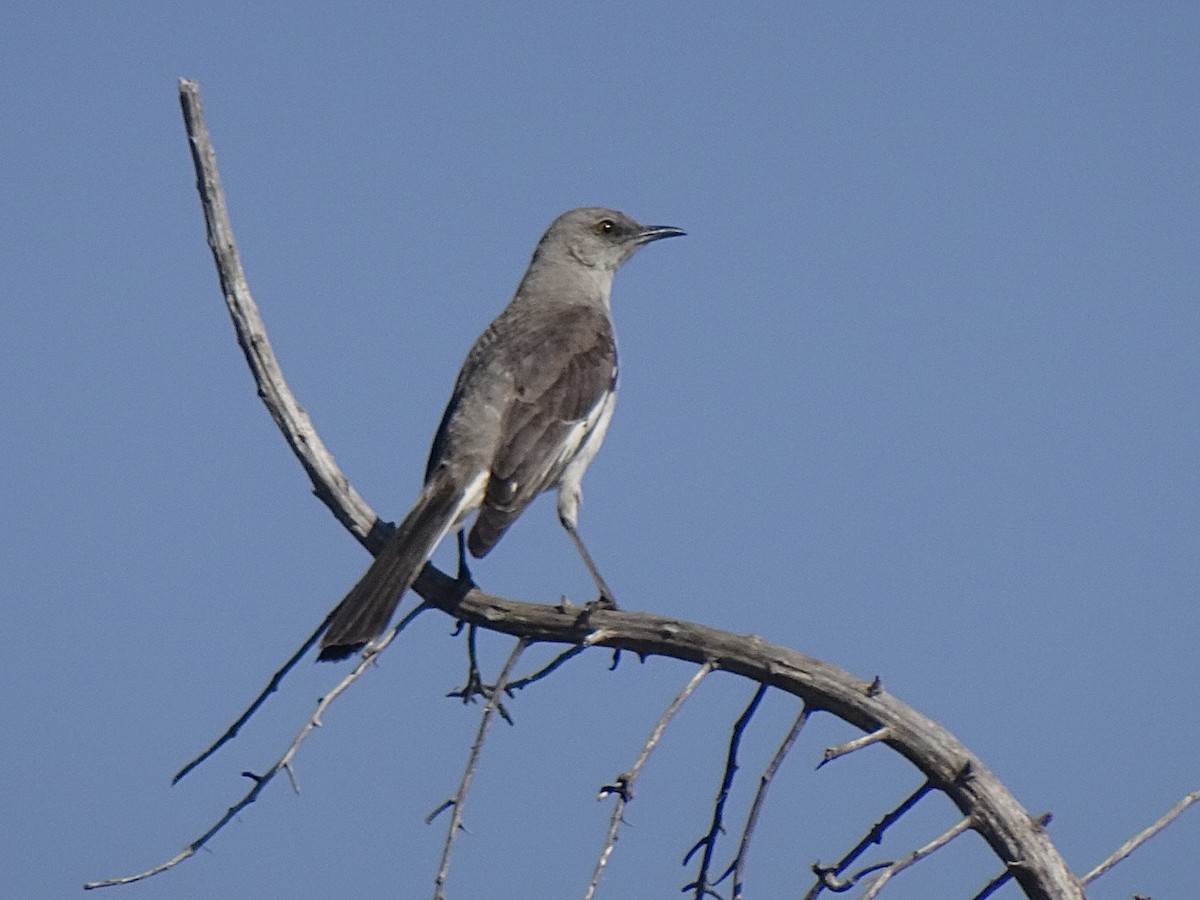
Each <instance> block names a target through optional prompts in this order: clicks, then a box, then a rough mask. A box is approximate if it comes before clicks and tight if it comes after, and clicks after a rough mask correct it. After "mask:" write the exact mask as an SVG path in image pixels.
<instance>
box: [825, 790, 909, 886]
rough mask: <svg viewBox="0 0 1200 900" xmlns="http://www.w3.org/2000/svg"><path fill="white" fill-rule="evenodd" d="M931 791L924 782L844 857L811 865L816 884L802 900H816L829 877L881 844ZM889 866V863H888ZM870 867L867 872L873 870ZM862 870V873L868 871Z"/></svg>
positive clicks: (875, 825) (842, 870)
mask: <svg viewBox="0 0 1200 900" xmlns="http://www.w3.org/2000/svg"><path fill="white" fill-rule="evenodd" d="M932 790H933V784H932V783H930V782H928V781H926V782H925V783H924V784H923V785H921V786H920V787H919V788H917V789H916V790H915V791H913V792H912V793H911V794H909V795H908V796H907V797H905V798H904V800H902V801H901V802H900V804H899V805H898V806H896V807H895V809H892V810H890V811H889V812H888V813H887V814H886V815H884V817H883V818H882V819H880V820H879V821H878V822H876V823H875V824H874V825H872V826H871V830H870V831H868V832H867V833H866V835H864V836H863V839H862V840H861V841H859V842H858V843H857V844H855V845H854V847H853V849H851V850H850V852H849V853H847V854H846V855H845V856H843V857H842V858H841V859H840V860H838V861H837V863H836V864H835V865H832V866H822V865H821V864H820V863H814V864H813V872H814V873H815V874H816V876H817V882H816V884H814V885H813V886H812V888H811V889H810V890H809V892H808V893H807V894H805V895H804V900H816V898H817V897H818V896H819V895H820V893H821V891H822V890H824V889H825V888H827V887H829V886H830V883H829V876H831V875H832V876H835V877H836V876H839V875H841V874H842V873H843V872H845V871H846V870H847V869H848V868H850V866H852V865H854V861H855V860H856V859H858V858H859V857H860V856H862V855H863V853H865V852H866V851H867V849H868V848H869V847H870V846H871V845H872V844H881V843H883V836H884V834H886V833H887V830H888V829H889V828H891V827H892V826H893V825H895V824H896V823H897V822H898V821H900V819H901V818H902V817H903V816H904V814H905V813H907V812H908V811H909V810H910V809H912V808H913V807H914V806H916V805H917V804H918V803H919V802H920V801H921V799H922V798H923V797H924V796H925V795H926V794H928V793H929V792H930V791H932ZM889 865H890V863H889ZM874 868H875V867H871V868H870V869H869V870H873V869H874ZM869 870H864V871H869ZM862 874H863V872H860V873H859V874H858V876H856V877H855V879H852V881H851V884H853V883H854V881H856V880H857V879H858V878H860V877H861V876H862Z"/></svg>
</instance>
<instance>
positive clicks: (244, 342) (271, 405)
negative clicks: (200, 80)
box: [179, 79, 390, 553]
mask: <svg viewBox="0 0 1200 900" xmlns="http://www.w3.org/2000/svg"><path fill="white" fill-rule="evenodd" d="M179 101H180V104H181V105H182V107H183V120H184V125H185V127H186V128H187V135H188V141H189V142H190V144H191V148H192V161H193V163H194V164H195V167H196V188H197V190H199V192H200V203H201V205H202V206H203V207H204V222H205V226H206V227H207V230H208V245H209V247H211V248H212V254H213V260H214V261H215V262H216V264H217V274H218V275H219V277H220V279H221V290H222V291H223V292H224V293H225V305H226V306H227V307H228V308H229V315H230V317H232V319H233V325H234V329H235V330H236V331H237V340H238V344H239V345H240V346H241V348H242V353H243V354H245V357H246V362H247V363H248V364H249V366H250V372H251V373H252V374H253V375H254V381H255V383H256V384H257V386H258V395H259V396H260V397H261V398H262V401H263V403H264V404H265V405H266V407H267V410H268V411H269V412H270V413H271V418H272V419H274V420H275V424H276V425H278V426H279V430H280V431H282V432H283V436H284V438H285V439H286V440H287V442H288V446H289V447H291V448H292V452H293V453H295V454H296V458H297V459H299V460H300V464H301V465H302V466H304V471H305V472H307V473H308V477H309V479H310V480H311V481H312V484H313V492H314V493H315V494H316V495H317V497H318V498H320V500H321V501H322V502H323V503H324V504H325V505H326V506H328V507H329V509H330V511H331V512H332V513H333V514H334V516H335V517H336V518H337V520H338V521H339V522H341V523H342V525H344V526H345V527H346V529H347V530H348V531H349V532H350V533H351V534H353V535H354V536H355V537H356V538H358V540H359V541H360V542H361V543H362V544H363V545H364V546H365V547H366V548H367V549H368V550H370V551H371V552H372V553H375V552H378V550H379V547H380V546H382V543H383V539H384V538H386V537H387V531H388V529H389V527H390V526H387V525H384V524H382V523H379V521H378V518H377V517H376V515H375V513H374V512H373V511H372V510H371V507H370V506H368V505H367V503H366V501H365V500H363V499H362V497H360V496H359V495H358V492H357V491H355V490H354V486H353V485H351V484H350V482H349V480H348V479H347V478H346V476H345V475H343V474H342V470H341V469H340V468H339V467H338V464H337V461H336V460H335V459H334V458H333V454H332V453H330V452H329V450H328V449H327V448H326V447H325V444H324V442H322V440H321V437H320V435H318V434H317V430H316V428H314V427H313V424H312V420H311V419H309V417H308V413H306V412H305V411H304V408H303V407H301V406H300V404H299V403H297V402H296V398H295V396H294V395H293V394H292V392H291V389H290V388H289V387H288V385H287V381H286V379H284V377H283V370H282V369H281V368H280V366H279V361H278V360H277V359H276V358H275V351H274V350H272V349H271V344H270V341H268V340H267V330H266V326H265V325H264V324H263V320H262V316H261V315H260V314H259V312H258V306H257V305H256V304H255V302H254V298H253V297H252V296H251V294H250V287H249V285H248V284H247V282H246V273H245V272H244V271H243V270H242V262H241V255H240V254H239V253H238V248H237V244H236V243H235V242H234V239H233V225H232V224H231V223H230V220H229V208H228V205H227V204H226V202H225V192H224V190H223V189H222V188H221V176H220V174H219V173H218V172H217V156H216V152H215V151H214V150H213V145H212V139H211V137H210V136H209V133H208V125H207V124H206V123H205V121H204V107H203V106H202V105H201V103H200V86H199V85H198V84H196V82H194V81H189V80H188V79H180V81H179Z"/></svg>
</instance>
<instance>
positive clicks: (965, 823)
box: [862, 816, 971, 900]
mask: <svg viewBox="0 0 1200 900" xmlns="http://www.w3.org/2000/svg"><path fill="white" fill-rule="evenodd" d="M970 827H971V817H970V816H965V817H964V818H962V819H960V820H959V821H958V823H957V824H956V825H955V826H954V827H953V828H950V829H949V830H948V831H946V832H945V833H944V834H942V835H940V836H939V837H936V838H934V839H933V840H932V841H930V842H929V843H928V844H926V845H925V846H924V847H919V848H917V849H916V850H914V851H913V852H912V853H910V854H908V856H906V857H904V859H898V860H896V862H894V863H892V864H891V865H890V866H888V867H887V868H886V869H884V870H883V874H881V875H880V876H879V878H877V879H876V880H875V881H873V882H872V883H871V887H870V888H868V889H867V891H866V893H864V894H863V895H862V900H874V898H875V897H877V896H879V892H880V891H882V890H883V886H884V885H885V884H887V883H888V881H890V880H891V878H892V876H893V875H897V874H899V873H900V872H903V871H904V870H905V869H907V868H908V867H909V866H913V865H916V864H917V863H918V862H920V861H921V860H923V859H924V858H925V857H927V856H929V855H930V854H931V853H933V852H935V851H937V850H940V849H941V848H942V847H945V846H946V845H947V844H948V843H950V842H951V841H952V840H954V839H955V838H956V837H958V836H959V835H960V834H962V833H963V832H964V831H966V830H968V829H969V828H970Z"/></svg>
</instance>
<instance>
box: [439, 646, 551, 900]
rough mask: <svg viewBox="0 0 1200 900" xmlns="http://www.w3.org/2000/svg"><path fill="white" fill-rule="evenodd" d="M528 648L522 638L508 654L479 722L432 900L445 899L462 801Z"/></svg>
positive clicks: (460, 817) (457, 795)
mask: <svg viewBox="0 0 1200 900" xmlns="http://www.w3.org/2000/svg"><path fill="white" fill-rule="evenodd" d="M527 646H529V641H528V640H526V639H525V638H520V639H519V640H518V641H517V643H516V646H514V647H513V650H512V653H510V654H509V655H508V661H507V662H505V663H504V668H503V669H501V670H500V677H499V678H498V679H497V680H496V686H495V689H494V690H493V691H492V696H491V698H490V699H489V700H488V702H487V706H485V707H484V708H483V715H482V716H481V717H480V720H479V729H478V731H476V733H475V742H474V743H473V744H472V745H471V754H470V756H469V757H468V758H467V767H466V769H464V770H463V776H462V781H461V782H460V783H459V785H458V792H457V793H456V794H455V795H454V799H453V801H451V802H452V804H453V806H454V812H453V814H452V815H451V816H450V829H449V831H448V832H447V833H446V843H445V845H444V846H443V848H442V863H441V865H440V866H439V867H438V873H437V877H436V878H435V879H434V883H433V900H445V896H446V878H447V877H448V876H449V874H450V855H451V853H452V852H453V850H454V841H455V839H456V838H457V837H458V832H459V829H460V828H462V818H463V817H462V809H463V801H464V800H466V797H467V791H468V790H469V789H470V787H471V781H472V779H474V777H475V769H476V768H477V767H478V765H479V754H480V753H481V752H482V750H483V741H484V738H485V737H486V736H487V730H488V725H489V724H490V723H491V719H492V713H494V712H495V711H496V710H497V708H498V707H499V706H500V697H501V696H502V694H503V692H504V684H505V682H506V681H507V680H508V676H509V673H510V672H512V669H513V666H515V665H516V664H517V660H518V659H520V657H521V654H522V653H523V652H524V651H525V648H526V647H527Z"/></svg>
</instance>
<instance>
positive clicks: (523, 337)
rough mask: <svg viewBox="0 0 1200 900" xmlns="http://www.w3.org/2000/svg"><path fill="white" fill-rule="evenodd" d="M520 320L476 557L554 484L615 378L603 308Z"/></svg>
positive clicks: (475, 537) (474, 545) (473, 537)
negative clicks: (506, 402) (510, 390)
mask: <svg viewBox="0 0 1200 900" xmlns="http://www.w3.org/2000/svg"><path fill="white" fill-rule="evenodd" d="M521 325H522V327H521V329H520V331H519V335H510V336H509V338H508V340H506V341H505V346H506V348H507V349H508V351H509V356H508V359H507V360H506V367H507V369H508V371H509V372H510V373H511V374H512V378H513V383H512V393H511V395H510V396H511V399H510V401H509V403H508V405H507V407H506V408H505V410H504V412H503V414H502V417H501V427H500V432H501V436H500V441H499V445H498V450H497V453H496V456H495V459H494V461H493V463H492V467H491V473H490V476H489V478H488V484H487V490H486V493H485V495H484V500H483V506H482V508H481V509H480V512H479V518H478V519H477V520H476V522H475V525H474V527H473V528H472V530H471V534H470V538H469V547H470V549H471V553H472V554H473V555H475V556H483V555H484V554H485V553H487V552H488V551H489V550H490V549H491V548H492V547H493V546H495V544H496V542H497V541H498V540H499V539H500V537H501V536H502V535H503V534H504V532H505V531H506V530H507V529H508V528H509V526H511V525H512V524H513V522H515V521H516V519H517V517H518V516H520V515H521V513H522V512H523V511H524V509H525V507H526V506H528V505H529V504H530V502H532V500H533V498H534V497H536V496H537V495H538V494H540V493H541V492H542V491H545V490H547V489H548V488H550V487H553V486H554V484H555V483H556V482H557V481H558V479H559V476H561V475H562V472H563V469H564V468H565V467H566V465H567V463H569V462H570V461H571V459H572V458H573V457H574V456H575V454H576V453H578V452H579V449H580V448H581V447H582V446H583V445H584V443H585V441H586V440H587V438H588V436H589V435H590V434H591V433H592V430H593V429H594V427H595V425H596V423H597V421H598V419H599V418H600V412H601V409H602V407H603V403H604V400H605V398H606V397H607V396H608V394H609V392H610V391H612V390H613V389H614V387H615V383H616V375H617V350H616V342H615V340H614V335H613V329H612V321H611V320H610V319H609V317H608V315H607V314H606V313H605V311H604V310H603V309H597V308H590V307H564V308H558V309H550V310H546V311H545V312H544V313H539V314H537V315H536V316H533V317H530V318H529V319H527V320H525V321H523V322H522V323H521Z"/></svg>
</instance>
